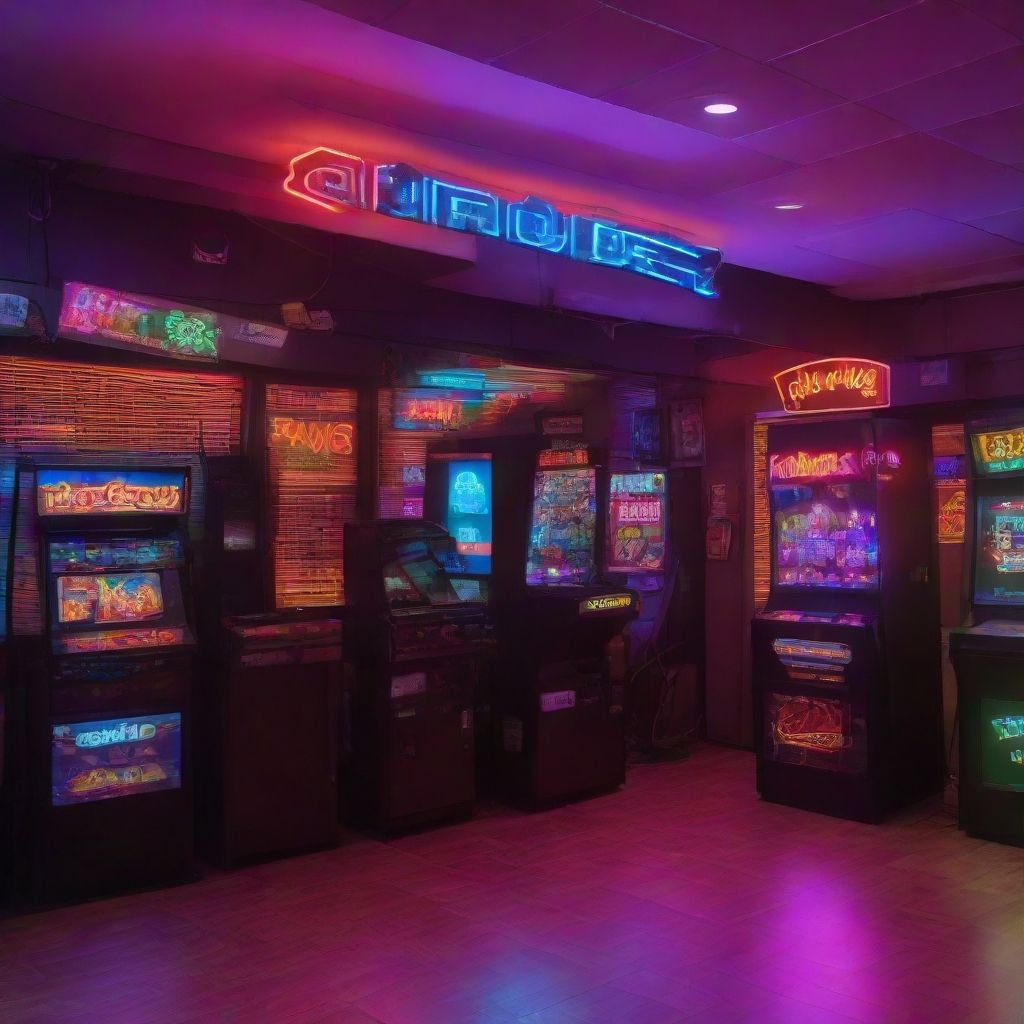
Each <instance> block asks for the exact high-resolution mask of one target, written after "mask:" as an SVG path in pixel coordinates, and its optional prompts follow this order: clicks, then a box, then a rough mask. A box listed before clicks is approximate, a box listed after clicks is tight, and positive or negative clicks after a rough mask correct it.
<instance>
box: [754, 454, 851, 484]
mask: <svg viewBox="0 0 1024 1024" xmlns="http://www.w3.org/2000/svg"><path fill="white" fill-rule="evenodd" d="M862 472H863V470H862V468H861V461H860V459H859V458H858V456H857V454H856V452H842V453H840V452H835V451H833V452H789V453H785V454H773V455H772V456H771V458H770V459H769V462H768V474H769V477H770V479H772V480H807V479H816V480H820V479H824V478H828V477H855V476H860V475H861V474H862Z"/></svg>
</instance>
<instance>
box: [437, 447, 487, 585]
mask: <svg viewBox="0 0 1024 1024" xmlns="http://www.w3.org/2000/svg"><path fill="white" fill-rule="evenodd" d="M493 511H494V510H493V508H492V489H491V460H490V459H453V460H452V461H451V462H449V463H448V497H447V504H446V512H445V524H444V525H445V529H446V530H447V531H448V532H449V533H450V534H451V535H452V537H454V538H455V546H456V549H457V551H458V552H459V554H460V555H462V558H463V561H464V562H465V564H466V572H468V573H472V574H474V575H481V576H483V575H487V574H488V573H490V571H491V546H492V541H493V533H492V516H493Z"/></svg>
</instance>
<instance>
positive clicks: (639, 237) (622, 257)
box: [284, 147, 722, 295]
mask: <svg viewBox="0 0 1024 1024" xmlns="http://www.w3.org/2000/svg"><path fill="white" fill-rule="evenodd" d="M284 190H285V191H286V192H288V193H290V194H291V195H293V196H298V197H299V198H300V199H304V200H306V202H309V203H313V204H315V205H316V206H320V207H323V208H324V209H326V210H331V211H333V212H339V211H341V210H345V209H355V210H368V211H371V212H373V213H379V214H384V215H385V216H387V217H397V218H399V219H401V220H410V221H417V222H419V223H421V224H433V225H436V226H437V227H441V228H448V229H449V230H451V231H465V232H468V233H470V234H474V235H485V236H489V237H491V238H499V239H501V240H502V241H505V242H510V243H512V244H513V245H521V246H525V247H526V248H528V249H535V250H538V251H543V252H549V253H552V254H555V255H558V256H567V257H568V258H570V259H574V260H579V261H581V262H583V263H593V264H596V265H598V266H604V267H613V268H615V269H618V270H626V271H629V272H630V273H633V274H639V275H641V276H642V277H650V278H654V279H655V280H657V281H665V282H667V283H669V284H674V285H678V286H680V287H682V288H688V289H690V290H691V291H693V292H696V293H697V294H698V295H714V294H715V290H714V283H713V282H714V276H715V271H716V270H718V267H719V265H720V264H721V262H722V254H721V252H720V251H719V250H718V249H710V248H707V247H705V246H700V245H693V244H692V243H691V242H688V241H685V240H683V239H681V238H676V237H674V236H672V235H669V234H664V233H660V232H659V233H656V234H652V233H651V232H648V231H644V230H642V229H641V228H637V227H631V226H628V225H624V224H619V223H617V222H616V221H613V220H609V219H608V218H605V217H597V216H594V215H591V214H583V213H564V212H562V211H559V210H558V209H557V208H556V207H555V206H554V205H553V204H551V203H549V202H547V201H546V200H544V199H538V198H536V197H535V196H527V197H526V198H525V199H514V200H509V199H506V198H503V197H502V196H500V195H498V193H497V192H491V191H484V190H482V189H479V188H474V187H471V186H469V185H464V184H459V183H458V182H452V181H447V180H445V179H442V178H438V177H434V176H432V175H427V174H423V173H422V172H420V171H417V170H416V169H415V168H413V167H410V166H409V165H408V164H402V163H386V164H377V163H373V162H371V161H369V160H364V159H363V158H362V157H358V156H352V155H351V154H349V153H342V152H339V151H338V150H336V149H328V148H326V147H318V148H316V149H311V150H309V151H307V152H305V153H300V154H299V155H298V156H296V157H294V158H293V159H292V160H291V162H290V164H289V168H288V176H287V178H286V179H285V182H284Z"/></svg>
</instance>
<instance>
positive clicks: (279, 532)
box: [267, 384, 357, 608]
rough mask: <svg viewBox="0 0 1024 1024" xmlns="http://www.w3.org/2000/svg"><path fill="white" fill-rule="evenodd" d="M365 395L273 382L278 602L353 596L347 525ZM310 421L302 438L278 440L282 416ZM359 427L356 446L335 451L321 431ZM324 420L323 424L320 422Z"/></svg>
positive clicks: (270, 459) (270, 419) (270, 443)
mask: <svg viewBox="0 0 1024 1024" xmlns="http://www.w3.org/2000/svg"><path fill="white" fill-rule="evenodd" d="M356 412H357V395H356V392H355V391H354V390H349V389H345V388H308V387H296V386H292V385H286V384H269V385H268V386H267V469H268V482H269V499H270V516H269V519H270V536H271V546H272V552H273V566H272V570H273V586H274V600H275V604H276V607H278V608H301V607H324V606H329V605H339V604H342V603H344V600H345V580H344V547H343V544H344V531H345V523H346V522H350V521H351V520H353V519H354V518H355V514H356V483H357V479H356V466H357V463H356V450H357V449H356V444H355V424H356ZM281 418H285V419H287V420H288V421H289V422H290V423H292V424H295V423H302V424H306V425H309V427H308V429H305V430H304V432H303V433H302V435H301V437H298V436H297V437H296V439H295V443H291V442H290V441H282V440H281V438H280V437H278V438H277V439H276V440H275V439H274V438H275V434H276V433H277V428H275V426H274V421H275V419H281ZM337 424H347V425H349V426H351V428H352V429H351V433H350V435H349V436H350V437H351V439H352V443H351V446H350V451H347V452H346V451H332V450H331V449H330V447H329V445H327V444H326V443H325V444H324V445H323V446H322V447H320V448H319V450H317V451H314V450H313V447H311V446H310V444H308V443H306V441H305V440H304V439H307V438H310V437H312V438H313V441H314V447H315V446H317V445H319V444H320V439H321V437H322V436H324V435H323V434H322V433H321V432H318V431H317V429H316V427H320V428H321V430H328V429H330V428H331V427H333V426H334V425H337ZM313 425H316V426H313Z"/></svg>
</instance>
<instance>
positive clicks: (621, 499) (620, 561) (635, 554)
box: [608, 473, 666, 572]
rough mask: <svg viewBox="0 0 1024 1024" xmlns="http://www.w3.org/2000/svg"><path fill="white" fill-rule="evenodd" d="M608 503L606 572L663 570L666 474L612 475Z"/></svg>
mask: <svg viewBox="0 0 1024 1024" xmlns="http://www.w3.org/2000/svg"><path fill="white" fill-rule="evenodd" d="M609 493H610V497H609V503H608V569H609V570H610V571H611V572H661V571H662V570H663V569H664V568H665V519H666V516H665V474H664V473H612V474H611V479H610V481H609Z"/></svg>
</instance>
